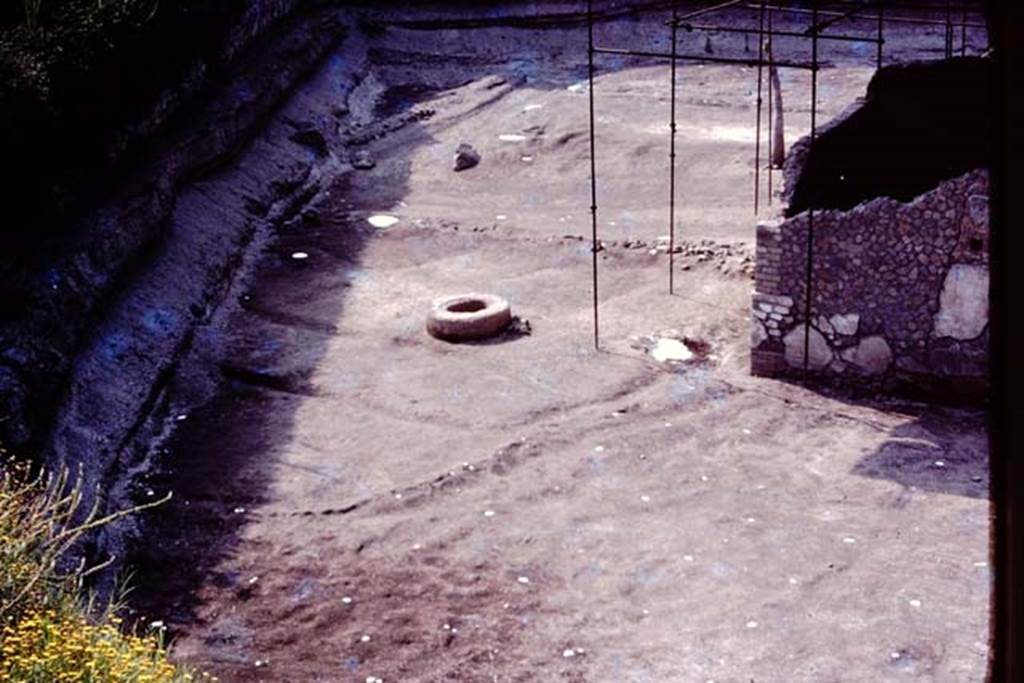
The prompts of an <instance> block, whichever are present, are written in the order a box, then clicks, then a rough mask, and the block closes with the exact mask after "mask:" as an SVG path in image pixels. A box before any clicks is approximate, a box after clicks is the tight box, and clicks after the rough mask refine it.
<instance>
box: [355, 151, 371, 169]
mask: <svg viewBox="0 0 1024 683" xmlns="http://www.w3.org/2000/svg"><path fill="white" fill-rule="evenodd" d="M376 165H377V162H375V161H374V160H373V159H372V158H371V157H370V153H369V152H367V151H366V150H365V149H361V150H359V151H358V152H356V153H355V155H354V156H353V157H352V166H353V168H358V169H359V170H361V171H369V170H370V169H371V168H373V167H374V166H376Z"/></svg>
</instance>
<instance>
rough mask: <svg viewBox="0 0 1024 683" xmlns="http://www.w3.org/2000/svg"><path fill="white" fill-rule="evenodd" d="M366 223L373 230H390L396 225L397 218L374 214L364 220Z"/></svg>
mask: <svg viewBox="0 0 1024 683" xmlns="http://www.w3.org/2000/svg"><path fill="white" fill-rule="evenodd" d="M366 220H367V222H368V223H369V224H370V225H372V226H373V227H375V228H390V227H391V226H392V225H395V224H396V223H398V221H399V218H398V217H397V216H389V215H387V214H384V213H378V214H374V215H373V216H370V217H369V218H367V219H366Z"/></svg>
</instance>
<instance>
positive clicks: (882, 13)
mask: <svg viewBox="0 0 1024 683" xmlns="http://www.w3.org/2000/svg"><path fill="white" fill-rule="evenodd" d="M779 1H780V0H772V1H770V0H758V1H757V2H752V1H751V0H727V1H726V2H719V3H716V4H713V5H710V6H707V7H702V8H700V9H696V10H693V11H690V12H687V13H686V14H680V12H679V10H680V4H681V2H680V0H671V2H670V6H671V18H670V19H669V20H668V21H666V22H665V25H666V26H667V27H668V28H669V36H670V49H669V51H668V52H660V51H654V50H635V49H629V48H614V47H605V46H600V45H597V44H596V43H595V41H594V26H595V21H596V17H595V13H594V0H587V17H586V23H587V80H588V88H587V91H588V95H589V118H590V200H591V201H590V215H591V254H592V267H591V270H592V280H593V283H592V293H593V322H594V348H595V349H597V350H600V348H601V345H600V325H599V308H600V301H599V289H598V288H599V276H598V270H599V268H598V265H599V259H598V253H599V252H600V251H601V249H602V245H601V241H600V239H599V235H598V227H597V224H598V217H597V212H598V202H597V186H598V178H597V141H596V125H595V119H596V117H595V104H594V80H595V73H596V65H595V58H596V57H597V56H598V55H617V56H628V57H637V58H646V59H658V60H669V62H670V65H671V69H670V73H671V77H670V78H671V80H670V93H671V96H670V100H671V103H670V115H669V116H670V119H669V202H668V222H669V249H668V256H669V259H668V262H669V265H668V292H669V294H670V295H671V294H674V293H675V252H676V225H675V215H676V157H677V155H676V132H677V127H678V126H677V110H676V96H677V91H678V88H677V72H678V69H677V65H678V63H679V62H699V63H702V64H738V65H744V66H751V67H754V66H756V67H757V98H756V117H755V131H756V132H755V136H754V214H755V215H756V214H757V213H758V210H759V208H760V207H759V205H760V187H761V179H760V167H761V121H762V108H763V100H762V97H761V96H762V92H763V90H764V87H763V79H764V68H765V67H768V68H769V69H772V68H775V69H778V68H785V69H796V70H804V71H809V72H810V75H811V88H810V90H811V92H810V118H811V122H810V134H809V138H810V142H809V151H810V150H812V149H813V148H814V143H815V141H816V140H817V113H818V71H819V70H820V69H821V66H822V64H821V60H820V59H819V47H820V43H821V42H822V41H834V42H853V43H863V44H874V45H875V46H876V50H875V68H876V69H880V68H881V67H882V64H883V57H884V54H883V53H884V49H883V48H884V45H885V26H886V24H887V23H903V24H914V25H925V26H932V25H942V26H944V27H945V32H944V35H943V40H944V44H943V54H944V56H945V58H947V59H948V58H951V57H953V56H954V54H955V52H956V49H955V48H956V45H955V43H956V41H955V36H956V27H957V24H959V28H960V55H961V56H966V54H967V29H968V28H986V26H985V25H984V24H979V23H974V22H970V21H968V15H969V13H971V12H974V13H978V12H979V11H980V10H979V9H978V8H977V7H976V6H974V5H969V4H967V3H963V4H958V5H955V6H954V4H953V0H945V5H944V6H942V5H936V4H934V3H933V4H926V3H921V2H916V3H915V2H905V1H897V2H894V0H810V2H809V4H810V8H809V9H806V8H802V7H784V6H781V5H779V4H778V2H779ZM894 6H896V7H902V8H914V9H926V10H930V11H933V12H938V11H944V17H945V18H944V20H936V19H926V18H923V17H905V16H893V15H891V14H887V13H886V9H887V8H892V7H894ZM823 8H824V9H823ZM729 9H742V10H756V11H757V25H756V26H751V27H749V28H745V27H737V26H732V25H730V26H724V25H718V24H714V23H710V24H709V23H694V22H693V21H692V20H693V19H696V18H698V17H707V16H708V15H712V14H714V13H716V12H721V11H723V10H729ZM870 10H874V14H865V12H868V11H870ZM776 13H787V14H791V15H809V18H810V24H809V26H808V27H807V28H806V30H804V31H793V30H780V29H776V28H775V26H774V17H775V14H776ZM955 13H959V16H960V21H959V22H956V21H954V14H955ZM852 21H866V22H871V23H872V26H873V28H874V37H870V36H854V35H847V34H835V33H826V32H825V31H826V29H828V28H830V27H832V26H834V25H836V24H839V23H841V22H852ZM680 29H682V30H684V31H686V32H693V31H708V32H714V33H734V34H743V35H757V37H758V54H757V57H756V58H748V57H717V56H713V55H709V54H702V55H695V54H681V53H680V52H679V50H678V37H679V31H680ZM776 37H779V38H789V39H801V40H804V41H808V42H809V43H810V47H809V52H810V55H809V57H810V59H809V61H803V62H801V61H788V60H776V59H775V58H774V54H775V53H774V51H773V49H772V47H773V44H774V39H775V38H776ZM766 41H767V43H766ZM766 45H767V58H766V49H765V47H766ZM769 74H770V72H769ZM767 93H768V111H767V119H768V131H767V133H768V137H767V145H768V148H769V162H770V161H771V147H772V116H773V113H774V112H773V111H772V109H773V105H772V79H771V78H770V77H769V79H768V87H767ZM772 170H773V168H772V164H771V163H769V164H768V169H767V171H768V178H767V180H768V183H767V184H768V204H769V205H771V197H772ZM806 213H807V241H806V244H807V249H806V262H805V273H804V277H805V285H804V292H805V297H804V301H803V308H804V310H803V313H804V349H803V350H804V354H803V358H804V361H803V371H804V373H805V374H807V373H809V372H810V365H809V359H810V336H811V335H810V325H811V303H812V295H813V287H814V276H813V274H814V213H815V208H814V206H813V204H811V205H810V206H809V207H808V209H807V212H806Z"/></svg>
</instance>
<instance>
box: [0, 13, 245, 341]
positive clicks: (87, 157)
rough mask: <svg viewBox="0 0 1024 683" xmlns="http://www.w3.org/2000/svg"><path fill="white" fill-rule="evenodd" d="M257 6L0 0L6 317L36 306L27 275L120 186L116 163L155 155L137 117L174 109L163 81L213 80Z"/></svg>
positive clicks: (0, 253) (0, 260) (0, 245)
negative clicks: (231, 40)
mask: <svg viewBox="0 0 1024 683" xmlns="http://www.w3.org/2000/svg"><path fill="white" fill-rule="evenodd" d="M250 4H251V3H249V2H247V0H221V1H218V2H211V1H209V0H174V1H173V2H168V1H164V2H160V0H41V2H40V1H38V0H35V1H27V2H21V1H17V0H7V2H5V3H0V155H2V158H3V159H4V161H5V166H6V168H7V171H8V172H7V173H6V174H5V176H6V181H5V183H6V186H5V192H4V197H5V207H4V209H5V220H4V221H2V222H0V282H2V283H3V284H2V285H0V302H2V303H0V322H2V321H3V320H9V319H10V318H11V317H12V316H17V315H18V314H19V312H20V311H19V309H23V308H24V307H25V306H26V305H28V294H29V293H28V291H27V286H28V279H29V278H30V277H31V274H32V273H33V272H38V271H39V269H40V268H42V267H45V263H44V261H45V259H46V255H47V254H50V253H52V246H53V245H55V243H56V242H55V241H56V240H61V239H64V238H65V237H68V235H67V233H66V231H67V229H68V224H70V223H73V221H71V220H67V219H68V217H72V216H80V215H82V213H83V212H84V210H86V209H88V208H89V207H90V206H92V205H94V204H96V203H98V202H99V201H100V199H101V198H102V197H103V196H105V195H106V194H107V193H108V192H109V191H110V190H111V189H112V188H113V187H115V186H116V185H117V183H116V182H115V181H114V176H115V173H116V171H117V170H118V169H119V168H123V167H124V166H125V165H126V164H131V162H132V161H133V159H138V158H142V157H145V156H146V149H145V148H144V145H143V144H141V143H140V141H141V140H144V139H146V137H145V136H144V135H137V134H134V133H133V132H132V131H133V127H136V128H137V127H138V125H139V121H147V120H148V121H151V122H155V123H161V122H162V118H161V117H162V116H163V115H164V113H166V112H167V111H169V110H172V109H173V108H174V105H175V104H177V103H175V102H167V101H164V100H162V99H161V97H162V96H163V94H164V93H165V92H166V88H167V87H168V86H170V85H173V84H181V83H183V82H187V81H189V80H193V81H197V80H202V81H204V82H205V81H207V80H212V79H215V78H216V72H217V70H218V68H219V67H220V66H221V64H220V60H221V55H222V54H223V47H224V42H225V39H226V36H227V35H228V33H229V29H230V27H231V26H232V25H234V24H235V23H236V21H237V18H238V17H239V16H240V15H241V13H242V12H243V11H245V9H246V8H247V6H248V5H250ZM33 5H38V13H37V14H35V15H32V6H33ZM26 10H28V11H29V14H28V15H27V14H26ZM29 18H31V21H29V20H28V19H29ZM58 225H59V226H61V227H60V230H61V231H62V232H58V228H57V226H58Z"/></svg>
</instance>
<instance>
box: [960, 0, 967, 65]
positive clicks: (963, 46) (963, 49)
mask: <svg viewBox="0 0 1024 683" xmlns="http://www.w3.org/2000/svg"><path fill="white" fill-rule="evenodd" d="M960 56H961V57H966V56H967V5H964V7H963V14H961V15H960Z"/></svg>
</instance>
